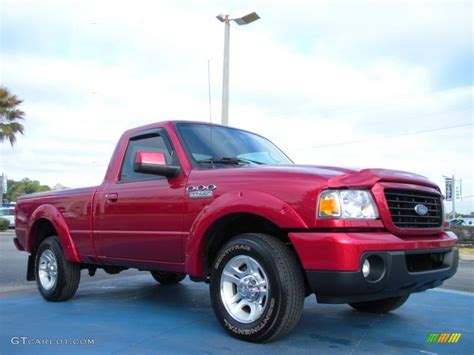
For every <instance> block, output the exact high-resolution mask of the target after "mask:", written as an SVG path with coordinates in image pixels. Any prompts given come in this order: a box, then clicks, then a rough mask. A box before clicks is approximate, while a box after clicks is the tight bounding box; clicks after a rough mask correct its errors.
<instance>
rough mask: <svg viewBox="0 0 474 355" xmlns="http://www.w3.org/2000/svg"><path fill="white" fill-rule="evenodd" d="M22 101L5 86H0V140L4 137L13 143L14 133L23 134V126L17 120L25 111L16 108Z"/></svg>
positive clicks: (22, 116) (22, 117)
mask: <svg viewBox="0 0 474 355" xmlns="http://www.w3.org/2000/svg"><path fill="white" fill-rule="evenodd" d="M22 102H23V101H22V100H20V99H18V97H16V96H15V95H12V94H11V93H10V92H9V91H8V89H7V88H6V87H3V86H0V142H3V141H4V140H5V139H8V140H9V141H10V144H11V145H12V147H13V145H14V144H15V141H16V135H17V134H18V133H21V134H23V131H24V127H23V125H22V124H21V123H20V122H18V121H19V120H23V119H24V115H25V113H24V112H23V111H21V110H19V109H18V108H17V106H18V105H20V104H21V103H22Z"/></svg>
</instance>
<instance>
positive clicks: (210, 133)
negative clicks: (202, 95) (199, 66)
mask: <svg viewBox="0 0 474 355" xmlns="http://www.w3.org/2000/svg"><path fill="white" fill-rule="evenodd" d="M207 86H208V94H209V141H210V148H211V149H210V153H211V159H213V157H212V153H213V152H212V151H213V149H212V147H213V145H212V105H211V104H212V101H211V61H210V59H208V60H207ZM211 166H212V168H213V169H214V161H213V160H211Z"/></svg>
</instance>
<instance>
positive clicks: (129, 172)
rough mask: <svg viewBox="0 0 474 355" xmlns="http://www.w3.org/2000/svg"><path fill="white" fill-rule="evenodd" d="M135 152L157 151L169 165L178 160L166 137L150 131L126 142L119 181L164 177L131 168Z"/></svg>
mask: <svg viewBox="0 0 474 355" xmlns="http://www.w3.org/2000/svg"><path fill="white" fill-rule="evenodd" d="M137 152H159V153H163V154H164V155H165V157H166V163H167V164H169V165H177V164H178V161H177V159H176V155H175V154H174V151H173V149H172V147H171V144H170V142H169V141H168V139H167V138H166V137H165V136H163V135H161V134H159V133H151V134H146V135H143V136H138V137H134V138H132V139H130V141H129V142H128V147H127V151H126V152H125V157H124V159H123V163H122V170H121V172H120V181H122V182H127V181H139V180H154V179H161V178H164V177H161V176H156V175H151V174H142V173H137V172H135V171H134V170H133V165H134V162H135V154H136V153H137Z"/></svg>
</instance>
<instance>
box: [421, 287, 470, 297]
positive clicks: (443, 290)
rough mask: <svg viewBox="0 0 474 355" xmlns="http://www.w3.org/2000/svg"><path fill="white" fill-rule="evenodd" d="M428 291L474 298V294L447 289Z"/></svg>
mask: <svg viewBox="0 0 474 355" xmlns="http://www.w3.org/2000/svg"><path fill="white" fill-rule="evenodd" d="M428 291H434V292H444V293H454V294H456V295H464V296H471V297H474V292H466V291H457V290H448V289H446V288H434V289H432V290H428Z"/></svg>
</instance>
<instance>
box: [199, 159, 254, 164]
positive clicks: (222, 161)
mask: <svg viewBox="0 0 474 355" xmlns="http://www.w3.org/2000/svg"><path fill="white" fill-rule="evenodd" d="M197 162H198V163H210V164H229V165H239V164H249V163H253V164H259V165H260V164H263V163H262V162H259V161H256V160H252V159H246V158H237V157H221V158H210V159H202V160H198V161H197Z"/></svg>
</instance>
